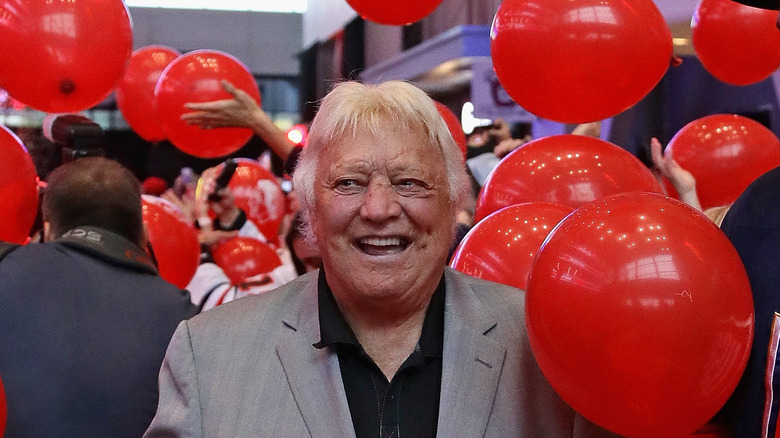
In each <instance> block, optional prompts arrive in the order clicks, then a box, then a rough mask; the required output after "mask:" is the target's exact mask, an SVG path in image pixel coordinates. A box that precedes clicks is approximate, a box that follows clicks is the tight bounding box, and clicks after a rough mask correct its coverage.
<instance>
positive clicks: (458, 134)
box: [434, 101, 468, 161]
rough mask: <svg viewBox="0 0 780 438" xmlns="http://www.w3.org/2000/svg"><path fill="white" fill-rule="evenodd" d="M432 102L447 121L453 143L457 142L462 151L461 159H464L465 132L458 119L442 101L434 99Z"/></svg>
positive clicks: (466, 147)
mask: <svg viewBox="0 0 780 438" xmlns="http://www.w3.org/2000/svg"><path fill="white" fill-rule="evenodd" d="M434 103H435V104H436V109H438V110H439V114H441V116H442V118H443V119H444V121H445V122H446V123H447V128H449V130H450V134H452V138H453V139H454V140H455V143H457V144H458V147H459V148H460V151H461V152H462V153H463V160H464V161H465V160H466V154H467V153H468V144H467V142H466V133H465V132H463V126H461V124H460V119H459V118H458V116H456V115H455V113H454V112H452V110H451V109H449V108H447V107H446V106H445V105H444V104H443V103H440V102H436V101H434Z"/></svg>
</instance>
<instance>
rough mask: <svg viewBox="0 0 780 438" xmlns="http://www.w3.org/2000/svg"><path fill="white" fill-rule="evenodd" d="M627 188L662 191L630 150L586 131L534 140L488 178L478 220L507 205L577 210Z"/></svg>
mask: <svg viewBox="0 0 780 438" xmlns="http://www.w3.org/2000/svg"><path fill="white" fill-rule="evenodd" d="M629 191H645V192H656V193H662V192H663V188H662V187H661V184H660V183H659V182H658V180H656V179H655V176H654V175H653V173H652V172H651V171H650V169H648V168H647V166H645V165H644V164H643V163H642V162H641V161H639V159H638V158H636V157H635V156H633V155H632V154H631V153H630V152H628V151H626V150H625V149H622V148H620V147H618V146H616V145H614V144H612V143H609V142H607V141H604V140H601V139H598V138H595V137H590V136H585V135H571V134H564V135H554V136H550V137H543V138H540V139H537V140H533V141H530V142H528V143H526V144H524V145H522V146H520V147H519V148H517V149H515V150H514V151H512V152H511V153H509V155H507V156H506V157H504V159H502V160H501V161H500V162H499V163H498V165H497V166H496V167H495V169H493V171H492V172H491V173H490V175H489V176H488V178H487V180H486V181H485V185H484V186H483V187H482V190H481V191H480V195H479V199H478V200H477V209H476V215H475V220H477V221H478V220H480V219H482V218H484V217H485V216H487V215H488V214H490V213H492V212H494V211H496V210H498V209H500V208H502V207H506V206H508V205H512V204H522V203H524V202H533V201H538V202H551V203H553V204H560V205H567V206H569V207H572V208H577V207H579V206H580V205H582V204H584V203H586V202H590V201H593V200H596V199H598V198H601V197H604V196H608V195H613V194H617V193H622V192H629Z"/></svg>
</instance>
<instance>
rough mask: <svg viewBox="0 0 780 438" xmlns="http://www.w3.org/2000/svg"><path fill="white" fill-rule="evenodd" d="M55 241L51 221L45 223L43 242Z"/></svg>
mask: <svg viewBox="0 0 780 438" xmlns="http://www.w3.org/2000/svg"><path fill="white" fill-rule="evenodd" d="M52 240H54V239H53V238H52V235H51V224H50V223H49V221H44V222H43V241H44V242H51V241H52Z"/></svg>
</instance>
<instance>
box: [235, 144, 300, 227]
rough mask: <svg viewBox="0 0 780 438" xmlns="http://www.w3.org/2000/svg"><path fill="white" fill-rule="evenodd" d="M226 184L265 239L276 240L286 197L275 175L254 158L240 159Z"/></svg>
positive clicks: (283, 213) (239, 205)
mask: <svg viewBox="0 0 780 438" xmlns="http://www.w3.org/2000/svg"><path fill="white" fill-rule="evenodd" d="M236 161H237V162H238V167H237V168H236V172H235V173H234V174H233V178H231V179H230V183H229V184H228V187H229V188H230V191H231V192H233V197H234V198H235V201H236V205H237V206H238V207H239V208H241V209H242V210H243V211H244V213H246V216H247V218H249V219H250V220H251V221H252V222H253V223H254V224H255V225H256V226H257V228H258V229H259V230H260V232H261V233H263V235H264V236H265V238H266V239H268V241H269V242H276V239H277V233H278V232H279V226H280V225H281V223H282V219H283V218H284V215H285V208H286V205H287V204H286V200H285V196H284V192H283V191H282V188H281V186H280V183H279V182H278V180H277V178H276V177H275V176H274V175H273V174H272V173H271V172H269V171H268V170H267V169H266V168H264V167H263V166H262V165H261V164H260V163H259V162H257V161H256V160H251V159H249V158H239V159H237V160H236Z"/></svg>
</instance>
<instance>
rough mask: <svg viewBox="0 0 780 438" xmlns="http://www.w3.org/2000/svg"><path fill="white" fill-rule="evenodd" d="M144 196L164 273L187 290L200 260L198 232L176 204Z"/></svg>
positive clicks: (154, 246)
mask: <svg viewBox="0 0 780 438" xmlns="http://www.w3.org/2000/svg"><path fill="white" fill-rule="evenodd" d="M142 197H143V220H144V225H146V229H147V231H148V233H149V242H150V243H151V245H152V250H153V251H154V257H155V258H156V259H157V268H158V269H159V270H160V276H161V277H162V278H164V279H165V280H168V282H170V283H173V284H174V285H176V286H177V287H179V288H182V289H184V288H185V287H187V285H188V284H189V282H190V280H192V277H193V276H194V275H195V271H196V270H197V269H198V264H199V263H200V243H199V242H198V234H197V232H196V231H195V228H194V227H193V226H192V225H191V224H190V223H189V222H187V220H186V219H185V217H184V215H183V214H182V213H181V211H179V209H178V208H176V206H175V205H173V204H171V203H170V202H168V201H166V200H164V199H162V198H158V197H156V196H150V195H142Z"/></svg>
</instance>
